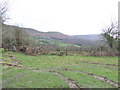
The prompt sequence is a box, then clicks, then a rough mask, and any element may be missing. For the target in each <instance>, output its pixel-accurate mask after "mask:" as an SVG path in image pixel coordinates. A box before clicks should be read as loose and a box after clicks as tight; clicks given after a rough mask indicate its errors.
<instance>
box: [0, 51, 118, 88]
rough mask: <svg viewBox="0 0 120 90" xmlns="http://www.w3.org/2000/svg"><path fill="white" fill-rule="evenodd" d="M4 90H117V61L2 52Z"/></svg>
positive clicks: (0, 59) (114, 59)
mask: <svg viewBox="0 0 120 90" xmlns="http://www.w3.org/2000/svg"><path fill="white" fill-rule="evenodd" d="M0 61H1V62H0V64H1V65H2V74H1V76H2V84H1V85H2V87H3V88H117V87H118V85H119V83H118V72H119V69H118V66H119V65H118V57H92V56H90V57H88V56H57V55H40V56H29V55H25V54H23V53H14V52H4V53H3V54H2V57H1V58H0Z"/></svg>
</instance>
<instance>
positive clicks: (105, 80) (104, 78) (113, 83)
mask: <svg viewBox="0 0 120 90" xmlns="http://www.w3.org/2000/svg"><path fill="white" fill-rule="evenodd" d="M52 69H53V68H52ZM53 70H61V71H70V72H79V73H83V74H86V75H89V76H92V77H94V78H96V79H98V80H100V81H102V82H105V83H108V84H110V85H112V86H114V87H116V88H118V87H120V84H119V83H118V82H115V81H112V80H110V79H108V78H106V77H101V76H97V75H94V74H93V73H88V72H83V71H74V70H71V69H67V68H54V69H53Z"/></svg>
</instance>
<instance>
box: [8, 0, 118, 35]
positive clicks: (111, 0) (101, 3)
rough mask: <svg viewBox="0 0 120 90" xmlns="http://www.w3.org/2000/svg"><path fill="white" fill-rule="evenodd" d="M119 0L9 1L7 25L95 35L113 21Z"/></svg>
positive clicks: (70, 33)
mask: <svg viewBox="0 0 120 90" xmlns="http://www.w3.org/2000/svg"><path fill="white" fill-rule="evenodd" d="M118 1H119V0H10V10H9V17H10V20H9V21H8V24H11V25H19V26H22V27H27V28H33V29H36V30H38V31H43V32H47V31H57V32H61V33H64V34H68V35H85V34H99V33H101V32H102V29H103V28H104V27H106V26H108V25H109V24H110V23H111V21H117V18H118Z"/></svg>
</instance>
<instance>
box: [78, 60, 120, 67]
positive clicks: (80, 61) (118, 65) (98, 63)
mask: <svg viewBox="0 0 120 90" xmlns="http://www.w3.org/2000/svg"><path fill="white" fill-rule="evenodd" d="M80 62H82V63H90V64H97V65H108V66H120V65H116V64H104V63H93V62H84V61H80Z"/></svg>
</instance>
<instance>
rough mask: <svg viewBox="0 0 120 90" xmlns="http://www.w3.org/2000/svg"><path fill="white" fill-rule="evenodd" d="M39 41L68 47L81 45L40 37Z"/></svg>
mask: <svg viewBox="0 0 120 90" xmlns="http://www.w3.org/2000/svg"><path fill="white" fill-rule="evenodd" d="M38 41H39V43H40V44H44V45H47V44H51V45H55V46H59V47H68V46H74V47H81V46H79V45H75V44H69V43H64V42H62V41H58V40H48V39H38Z"/></svg>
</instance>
